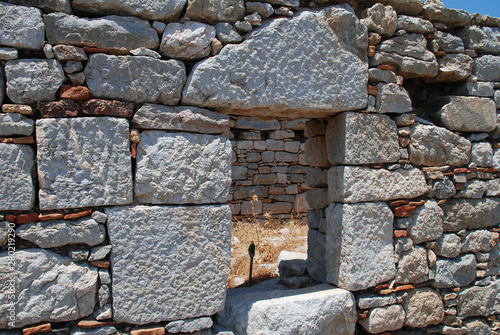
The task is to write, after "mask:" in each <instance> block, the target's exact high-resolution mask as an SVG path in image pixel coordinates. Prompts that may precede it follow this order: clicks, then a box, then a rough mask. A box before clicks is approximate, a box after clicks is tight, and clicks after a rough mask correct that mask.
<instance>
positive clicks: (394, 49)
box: [370, 34, 438, 78]
mask: <svg viewBox="0 0 500 335" xmlns="http://www.w3.org/2000/svg"><path fill="white" fill-rule="evenodd" d="M377 50H378V52H377V53H376V54H375V56H374V57H372V58H370V65H371V66H377V65H381V64H390V65H394V66H396V67H397V69H399V71H398V72H399V73H400V74H401V75H403V76H404V77H407V78H411V77H435V76H436V75H437V74H438V62H437V60H436V56H434V54H433V53H432V52H430V51H429V50H427V40H426V39H425V38H424V36H423V35H422V34H404V35H400V36H396V37H394V38H391V39H388V40H386V41H384V42H382V43H380V44H379V45H378V46H377Z"/></svg>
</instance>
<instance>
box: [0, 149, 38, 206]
mask: <svg viewBox="0 0 500 335" xmlns="http://www.w3.org/2000/svg"><path fill="white" fill-rule="evenodd" d="M0 157H2V159H1V160H0V210H2V211H11V210H30V209H32V208H33V205H34V203H35V189H34V185H33V174H32V172H33V169H34V166H35V152H34V150H33V148H31V147H30V146H28V145H21V144H4V143H0Z"/></svg>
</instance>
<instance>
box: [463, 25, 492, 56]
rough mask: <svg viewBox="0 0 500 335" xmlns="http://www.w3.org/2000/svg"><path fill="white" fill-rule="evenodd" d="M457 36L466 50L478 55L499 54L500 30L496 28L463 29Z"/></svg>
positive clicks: (474, 27) (475, 27) (473, 27)
mask: <svg viewBox="0 0 500 335" xmlns="http://www.w3.org/2000/svg"><path fill="white" fill-rule="evenodd" d="M459 35H460V37H461V38H462V40H463V41H464V44H465V47H466V48H467V49H472V50H474V51H476V52H477V53H480V54H499V53H500V41H499V38H500V29H499V28H498V27H478V26H470V27H465V28H463V29H462V30H461V31H460V33H459Z"/></svg>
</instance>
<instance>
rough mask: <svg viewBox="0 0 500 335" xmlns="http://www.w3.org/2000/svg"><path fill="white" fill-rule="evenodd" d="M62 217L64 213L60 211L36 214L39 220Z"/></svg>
mask: <svg viewBox="0 0 500 335" xmlns="http://www.w3.org/2000/svg"><path fill="white" fill-rule="evenodd" d="M63 218H64V214H62V213H47V214H38V220H40V221H49V220H60V219H63Z"/></svg>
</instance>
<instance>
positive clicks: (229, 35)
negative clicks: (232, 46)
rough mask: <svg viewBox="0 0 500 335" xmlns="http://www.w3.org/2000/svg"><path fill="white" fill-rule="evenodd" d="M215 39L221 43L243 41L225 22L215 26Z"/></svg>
mask: <svg viewBox="0 0 500 335" xmlns="http://www.w3.org/2000/svg"><path fill="white" fill-rule="evenodd" d="M215 31H216V33H217V38H218V39H219V41H221V42H222V43H238V42H241V41H242V40H243V37H241V35H240V34H239V33H238V32H237V31H236V29H234V27H233V26H232V25H231V24H229V23H227V22H219V23H217V24H216V25H215Z"/></svg>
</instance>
